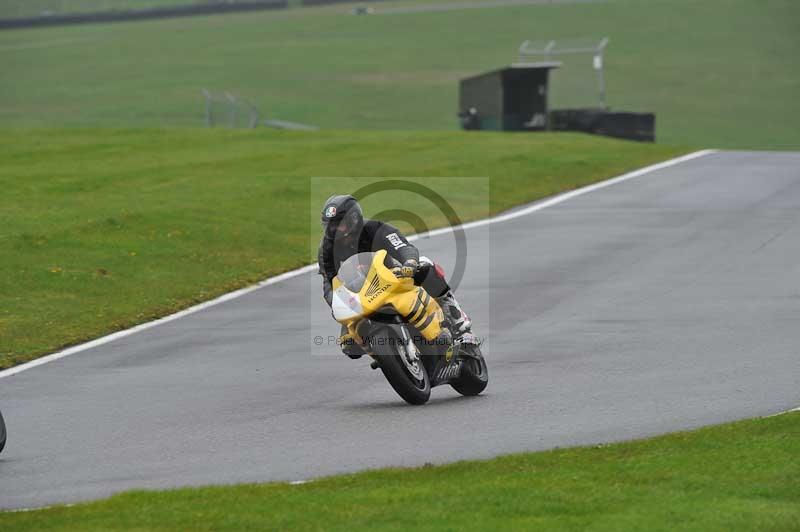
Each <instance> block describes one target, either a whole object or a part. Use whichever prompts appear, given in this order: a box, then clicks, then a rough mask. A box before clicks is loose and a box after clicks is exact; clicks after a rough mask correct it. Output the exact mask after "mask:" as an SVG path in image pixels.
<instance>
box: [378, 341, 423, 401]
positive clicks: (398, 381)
mask: <svg viewBox="0 0 800 532" xmlns="http://www.w3.org/2000/svg"><path fill="white" fill-rule="evenodd" d="M372 348H373V350H374V352H375V354H376V359H377V360H378V365H379V367H380V368H381V371H382V372H383V376H384V377H386V380H387V381H389V384H390V385H391V386H392V388H394V391H395V392H397V395H399V396H400V397H402V398H403V399H404V400H405V401H406V402H407V403H409V404H412V405H422V404H425V403H426V402H428V399H429V398H430V396H431V383H430V379H429V378H428V372H427V371H426V370H425V366H424V365H423V364H422V360H420V359H419V357H416V361H414V358H415V357H414V356H412V351H411V350H412V349H413V347H411V348H409V347H406V346H404V345H403V342H402V341H401V339H400V337H398V336H397V335H396V334H394V333H393V332H391V331H389V330H388V329H384V330H383V331H381V332H380V333H378V334H376V335H375V337H374V338H373V345H372Z"/></svg>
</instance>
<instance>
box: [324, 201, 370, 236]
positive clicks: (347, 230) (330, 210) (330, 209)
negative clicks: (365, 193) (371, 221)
mask: <svg viewBox="0 0 800 532" xmlns="http://www.w3.org/2000/svg"><path fill="white" fill-rule="evenodd" d="M320 214H321V216H320V220H321V221H322V227H324V228H325V234H326V235H328V236H331V237H333V236H334V235H335V233H337V232H338V233H339V234H342V235H344V236H350V235H352V234H358V233H359V232H360V231H361V228H362V227H363V225H364V214H363V212H362V211H361V205H359V204H358V201H357V200H356V199H355V198H354V197H353V196H349V195H339V196H331V197H330V198H328V200H327V201H326V202H325V205H324V206H323V207H322V212H321V213H320Z"/></svg>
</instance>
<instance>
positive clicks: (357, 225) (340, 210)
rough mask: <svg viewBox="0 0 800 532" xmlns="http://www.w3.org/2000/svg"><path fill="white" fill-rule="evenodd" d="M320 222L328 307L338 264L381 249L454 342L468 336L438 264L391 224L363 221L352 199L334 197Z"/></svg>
mask: <svg viewBox="0 0 800 532" xmlns="http://www.w3.org/2000/svg"><path fill="white" fill-rule="evenodd" d="M320 220H321V222H322V227H323V236H322V241H321V242H320V245H319V251H318V254H317V260H318V263H319V274H320V275H321V276H322V291H323V297H324V298H325V301H326V302H327V303H328V306H331V302H332V297H333V278H334V277H336V274H337V272H338V271H339V266H340V265H341V263H342V262H344V261H345V260H347V259H348V258H350V257H351V256H353V255H355V254H357V253H364V252H376V251H379V250H381V249H383V250H386V252H387V254H388V255H389V256H391V257H392V258H394V259H395V260H397V261H398V262H399V263H400V264H402V265H403V266H402V268H403V271H404V275H406V276H409V277H410V276H412V275H413V277H414V283H415V284H417V285H421V286H422V287H423V288H424V289H425V290H426V291H427V292H428V293H429V294H430V295H431V296H433V297H434V298H435V299H436V301H437V302H438V303H439V305H440V306H441V307H442V310H443V311H444V314H445V317H446V319H447V320H448V321H449V322H450V326H451V329H452V332H453V334H454V336H455V339H459V338H461V337H462V336H464V335H465V334H468V333H470V332H471V328H472V322H471V320H470V319H469V317H468V316H467V314H466V313H465V312H464V311H463V310H462V308H461V305H459V303H458V301H457V300H456V298H455V295H454V294H453V291H452V290H451V288H450V286H449V285H448V284H447V281H446V280H445V277H444V272H443V271H442V269H441V267H440V266H439V265H438V264H435V263H434V262H433V261H431V260H430V259H428V258H427V257H420V254H419V250H418V249H417V248H416V247H415V246H414V245H413V244H411V243H410V242H409V241H408V240H407V239H406V237H405V236H404V235H403V234H402V233H401V232H400V230H398V229H397V228H396V227H394V226H392V225H391V224H388V223H384V222H380V221H378V220H369V219H364V214H363V211H362V209H361V206H360V205H359V203H358V201H357V200H356V198H354V197H353V196H350V195H334V196H331V197H330V198H328V199H327V201H325V204H324V206H323V208H322V212H321V216H320ZM342 350H343V351H344V353H345V354H346V355H347V356H349V357H350V358H360V357H361V356H362V355H363V354H364V352H363V350H362V349H361V348H360V347H359V346H358V345H354V344H352V343H343V345H342Z"/></svg>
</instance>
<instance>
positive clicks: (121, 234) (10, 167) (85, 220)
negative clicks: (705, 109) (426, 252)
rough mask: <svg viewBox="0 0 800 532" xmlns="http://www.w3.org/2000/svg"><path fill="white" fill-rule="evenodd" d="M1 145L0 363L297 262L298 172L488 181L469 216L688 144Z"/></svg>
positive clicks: (190, 139)
mask: <svg viewBox="0 0 800 532" xmlns="http://www.w3.org/2000/svg"><path fill="white" fill-rule="evenodd" d="M0 146H2V147H3V151H2V152H0V190H2V191H3V194H2V196H0V256H2V257H3V260H2V261H1V262H0V368H4V367H10V366H12V365H15V364H18V363H21V362H24V361H26V360H30V359H32V358H35V357H36V356H39V355H41V354H44V353H47V352H52V351H54V350H56V349H58V348H60V347H63V346H66V345H70V344H75V343H78V342H81V341H85V340H88V339H90V338H94V337H98V336H100V335H103V334H106V333H109V332H113V331H115V330H119V329H123V328H127V327H130V326H132V325H134V324H136V323H141V322H143V321H147V320H150V319H153V318H156V317H159V316H163V315H166V314H169V313H171V312H174V311H176V310H178V309H181V308H185V307H187V306H190V305H192V304H194V303H197V302H200V301H203V300H207V299H210V298H212V297H214V296H217V295H220V294H222V293H225V292H227V291H230V290H233V289H235V288H239V287H242V286H246V285H248V284H251V283H253V282H256V281H258V280H260V279H263V278H265V277H268V276H270V275H273V274H277V273H279V272H281V271H286V270H289V269H292V268H296V267H298V266H301V265H303V264H307V263H309V262H312V260H313V259H314V254H313V252H312V250H311V249H309V242H310V241H311V240H312V235H311V231H318V230H319V224H318V222H315V221H314V216H313V215H311V216H310V207H309V206H310V205H311V201H310V186H309V183H310V178H311V177H313V176H356V177H357V176H375V177H406V176H409V177H424V178H425V179H426V180H427V182H431V183H433V182H436V179H437V178H439V179H444V177H443V176H484V177H489V178H491V179H490V185H491V189H490V200H491V203H490V204H489V205H488V206H487V205H486V204H484V205H483V206H482V207H480V208H476V209H475V210H472V211H470V212H469V215H468V217H469V218H473V219H474V218H480V217H484V216H486V215H488V214H490V213H495V212H498V211H501V210H504V209H507V208H509V207H511V206H513V205H517V204H520V203H523V202H526V201H529V200H534V199H537V198H541V197H544V196H548V195H551V194H555V193H557V192H561V191H565V190H569V189H573V188H576V187H579V186H582V185H586V184H589V183H592V182H595V181H598V180H601V179H604V178H608V177H611V176H614V175H617V174H620V173H622V172H624V171H627V170H631V169H634V168H638V167H641V166H644V165H647V164H650V163H653V162H656V161H659V160H663V159H667V158H670V157H673V156H676V155H679V154H680V153H683V152H686V151H687V150H685V149H681V148H675V147H665V146H659V145H646V144H636V143H627V142H619V141H613V140H609V139H604V138H598V137H590V136H583V135H571V134H570V135H568V134H564V135H503V134H478V135H474V134H467V133H374V132H339V133H336V132H324V133H297V132H269V131H259V132H255V133H254V132H249V131H248V132H236V131H220V130H216V131H210V130H85V129H79V130H31V131H23V132H13V133H12V132H9V131H0ZM347 183H348V181H346V180H340V181H334V184H338V185H339V186H341V187H344V189H345V190H346V189H347ZM340 190H341V189H340ZM470 192H471V191H462V192H461V195H460V196H456V199H457V200H458V201H460V202H461V205H457V206H461V207H464V205H466V204H467V203H468V202H469V198H470ZM459 198H460V199H459ZM370 212H375V211H374V210H372V211H371V210H370V209H367V214H370Z"/></svg>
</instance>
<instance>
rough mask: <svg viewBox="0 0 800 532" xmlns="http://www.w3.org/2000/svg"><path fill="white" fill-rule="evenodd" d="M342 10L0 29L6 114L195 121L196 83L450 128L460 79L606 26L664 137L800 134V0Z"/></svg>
mask: <svg viewBox="0 0 800 532" xmlns="http://www.w3.org/2000/svg"><path fill="white" fill-rule="evenodd" d="M392 5H396V3H392V2H386V3H383V2H382V3H381V4H379V5H378V6H377V7H378V8H382V7H384V6H385V7H389V6H392ZM348 9H349V7H348V6H346V5H338V6H333V7H327V8H307V9H292V10H286V11H282V12H260V13H248V14H237V15H225V16H211V17H198V18H187V19H170V20H159V21H148V22H136V23H118V24H106V25H85V26H72V27H57V28H45V29H36V30H13V31H4V32H0V63H2V64H3V67H4V71H5V72H6V73H7V74H6V75H4V76H2V79H0V125H2V126H5V127H15V126H111V127H130V126H200V125H202V123H203V99H202V97H201V93H200V89H201V88H202V87H206V88H209V89H212V90H216V91H223V90H228V91H231V92H233V93H235V94H238V95H240V96H243V97H246V98H249V99H251V100H253V101H254V102H255V103H256V104H257V105H258V106H259V107H260V108H261V109H262V111H263V112H265V113H266V114H268V115H269V116H273V117H277V118H281V119H285V120H292V121H296V122H302V123H308V124H317V125H319V126H321V127H323V128H336V129H342V128H346V129H373V130H374V129H395V130H397V129H401V130H432V129H433V130H447V129H451V130H452V129H456V128H457V120H456V117H455V113H456V110H457V109H456V106H457V82H458V79H459V78H461V77H463V76H465V75H470V74H474V73H478V72H481V71H483V70H486V69H490V68H495V67H498V66H502V65H505V64H507V63H509V62H512V61H515V60H516V49H517V47H518V45H519V44H520V42H521V41H523V40H524V39H546V38H564V37H583V36H587V37H588V36H598V37H600V36H606V35H607V36H609V37H611V40H612V41H611V45H610V47H609V55H608V59H607V83H608V90H609V95H610V104H611V105H612V106H613V107H615V108H621V109H626V110H634V111H641V110H651V111H655V112H656V113H657V114H658V119H657V122H658V123H657V135H658V141H659V142H663V143H667V144H675V143H680V144H686V145H696V146H704V147H730V148H783V149H788V148H798V147H800V128H798V127H796V124H797V123H798V121H800V99H798V98H797V94H798V93H800V62H798V61H797V49H798V48H799V47H800V46H799V45H800V3H798V2H796V1H794V0H765V1H760V2H753V1H752V0H706V1H702V2H699V1H693V0H656V1H648V2H644V1H639V0H609V1H608V2H598V3H592V4H555V5H542V6H518V7H510V8H503V9H468V10H460V11H449V12H443V13H415V14H397V15H375V16H368V17H355V16H352V15H349V14H348ZM554 92H555V94H553V97H554V98H555V99H556V100H558V98H559V93H558V91H557V90H555V89H554Z"/></svg>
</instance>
